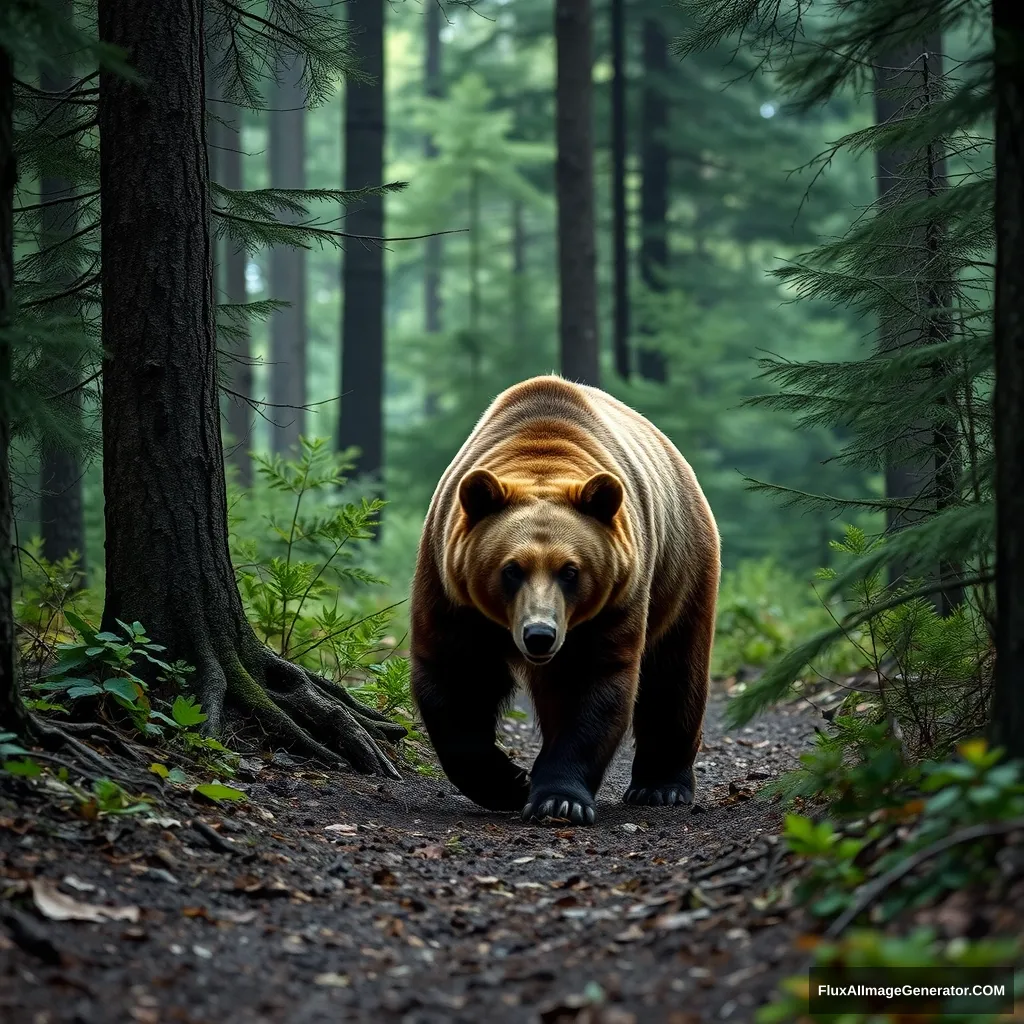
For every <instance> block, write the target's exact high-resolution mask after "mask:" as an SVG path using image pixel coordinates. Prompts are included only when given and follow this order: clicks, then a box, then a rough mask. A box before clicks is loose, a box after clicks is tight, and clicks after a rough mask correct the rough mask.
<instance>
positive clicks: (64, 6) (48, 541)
mask: <svg viewBox="0 0 1024 1024" xmlns="http://www.w3.org/2000/svg"><path fill="white" fill-rule="evenodd" d="M70 6H71V5H70V3H68V2H67V0H63V2H62V3H61V4H60V5H59V7H58V9H57V11H58V14H59V15H60V16H61V17H69V16H70ZM39 77H40V86H41V87H42V89H43V91H44V92H49V93H58V92H62V91H63V90H65V89H67V88H69V87H70V86H71V83H72V80H71V75H70V74H69V73H68V72H67V71H66V70H65V69H63V68H60V69H58V68H57V67H56V66H55V65H54V64H52V63H50V62H47V63H45V64H44V65H43V67H42V68H41V70H40V76H39ZM39 191H40V199H41V201H42V202H43V203H47V202H53V201H54V200H61V199H63V200H67V199H69V198H71V197H72V196H73V191H74V190H73V186H72V185H71V183H70V182H69V181H67V180H66V179H64V178H59V177H51V176H48V175H47V176H44V177H43V179H42V181H41V183H40V190H39ZM77 214H78V211H77V209H76V204H75V203H74V202H59V203H56V205H53V206H47V207H44V209H43V211H42V215H41V221H42V222H41V224H40V229H41V232H42V239H41V241H42V244H43V246H49V245H55V244H57V243H59V242H60V241H61V240H62V239H64V238H67V237H68V235H70V234H72V233H73V232H74V231H75V228H76V226H77V219H78V217H77ZM52 284H53V286H54V287H53V291H54V292H55V293H59V292H62V291H64V290H65V289H66V288H68V287H69V286H70V285H71V284H72V281H70V280H69V279H68V277H67V275H64V276H63V277H60V278H56V277H55V279H54V280H53V281H52ZM70 305H71V307H72V308H68V309H61V310H60V312H66V313H67V314H69V315H73V314H74V313H75V308H74V300H73V299H72V300H70ZM78 357H79V353H78V352H77V351H76V350H75V349H69V350H66V351H62V352H59V353H57V354H56V358H55V359H54V362H53V365H52V368H51V372H50V387H51V392H52V393H53V394H57V395H61V396H62V397H61V398H60V399H58V400H57V401H59V402H60V403H61V406H62V409H61V420H62V422H63V423H64V425H65V426H66V431H67V435H68V436H67V437H66V438H63V439H52V438H50V439H44V443H43V446H42V451H41V452H40V473H39V492H40V496H39V526H40V534H41V536H42V539H43V555H44V556H45V557H46V558H47V559H49V560H50V561H51V562H56V561H59V560H60V559H62V558H67V556H68V555H70V554H71V553H72V552H76V553H77V554H78V558H79V567H80V568H81V570H82V571H83V572H84V571H85V569H86V565H85V520H84V515H83V505H82V473H83V469H82V466H81V463H80V461H79V458H78V455H77V453H76V452H75V450H74V446H73V443H74V442H75V441H77V439H78V437H80V435H81V421H82V403H81V396H80V394H79V392H78V391H77V390H75V388H76V385H77V384H78V383H79V381H80V379H81V374H80V373H79V372H78Z"/></svg>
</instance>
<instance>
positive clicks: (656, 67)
mask: <svg viewBox="0 0 1024 1024" xmlns="http://www.w3.org/2000/svg"><path fill="white" fill-rule="evenodd" d="M660 17H661V12H660V11H659V12H654V13H651V14H649V15H648V16H647V17H646V18H644V24H643V86H642V89H643V95H642V99H641V104H642V106H641V114H640V167H641V178H640V277H641V280H642V281H643V283H644V286H645V287H646V288H647V290H648V291H649V292H653V293H655V294H661V293H664V292H665V291H667V290H668V287H669V281H668V273H669V251H668V202H669V184H670V166H669V142H668V138H667V133H668V124H669V100H668V92H667V79H668V69H669V63H668V39H667V37H666V35H665V30H664V29H663V27H662V24H661V21H660V20H659V18H660ZM641 333H647V334H651V333H653V332H652V331H651V325H650V324H646V325H643V326H642V328H641ZM637 370H638V371H639V373H640V376H641V377H644V378H646V379H647V380H652V381H657V382H659V383H664V382H665V381H666V380H667V379H668V363H667V361H666V359H665V355H664V353H663V352H660V351H659V350H658V349H656V348H653V347H651V346H649V345H647V346H645V345H644V344H643V342H641V343H640V344H639V346H638V351H637Z"/></svg>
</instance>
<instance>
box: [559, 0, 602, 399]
mask: <svg viewBox="0 0 1024 1024" xmlns="http://www.w3.org/2000/svg"><path fill="white" fill-rule="evenodd" d="M555 49H556V60H557V75H556V83H555V107H556V114H555V120H556V129H555V131H556V141H557V146H558V158H557V163H556V172H555V178H556V191H557V194H558V266H559V295H560V299H561V311H560V319H559V338H560V341H561V369H562V374H563V376H565V377H567V378H568V379H569V380H575V381H579V382H580V383H582V384H592V385H595V386H596V385H598V384H600V380H601V371H600V360H599V350H598V333H597V279H596V273H597V256H596V251H595V245H594V154H593V91H594V87H593V80H592V72H591V25H590V0H555Z"/></svg>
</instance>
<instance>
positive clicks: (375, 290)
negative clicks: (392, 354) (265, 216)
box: [338, 0, 384, 477]
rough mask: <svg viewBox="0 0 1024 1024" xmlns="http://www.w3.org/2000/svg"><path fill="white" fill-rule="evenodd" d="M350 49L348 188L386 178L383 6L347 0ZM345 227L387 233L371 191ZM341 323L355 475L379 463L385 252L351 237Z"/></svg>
mask: <svg viewBox="0 0 1024 1024" xmlns="http://www.w3.org/2000/svg"><path fill="white" fill-rule="evenodd" d="M348 12H349V20H350V21H351V23H352V26H353V28H354V34H353V46H354V49H355V52H356V54H357V56H358V57H359V60H360V66H361V67H362V70H363V71H364V72H365V73H366V74H367V75H369V76H370V77H371V79H372V80H371V81H369V82H355V81H352V80H349V81H348V82H346V84H345V188H347V189H357V188H365V187H367V186H370V185H380V184H381V183H382V182H383V180H384V4H383V3H382V2H381V0H351V2H350V3H349V5H348ZM345 229H346V230H347V231H349V232H351V233H352V234H355V235H363V236H367V237H370V238H383V236H384V199H383V197H382V196H368V197H367V198H366V199H364V200H363V201H362V202H361V203H359V204H358V205H357V206H353V207H351V208H350V209H349V212H348V216H347V218H346V221H345ZM342 303H343V309H342V321H341V344H342V349H341V417H340V423H339V426H338V445H339V447H340V448H348V447H349V446H351V445H354V446H355V447H357V448H358V449H359V453H360V454H359V459H358V461H357V463H356V472H357V473H359V474H362V475H366V476H369V477H379V476H380V474H381V471H382V469H383V467H384V410H383V397H384V249H383V245H382V243H380V242H373V241H353V240H350V241H349V243H348V245H347V246H346V248H345V260H344V272H343V279H342Z"/></svg>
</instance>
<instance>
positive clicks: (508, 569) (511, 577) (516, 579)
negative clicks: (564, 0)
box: [501, 562, 525, 583]
mask: <svg viewBox="0 0 1024 1024" xmlns="http://www.w3.org/2000/svg"><path fill="white" fill-rule="evenodd" d="M501 575H502V578H503V579H504V580H505V581H506V582H508V583H520V582H522V579H523V576H524V575H525V574H524V573H523V567H522V566H521V565H520V564H519V563H518V562H508V563H507V564H506V565H504V566H502V569H501Z"/></svg>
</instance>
